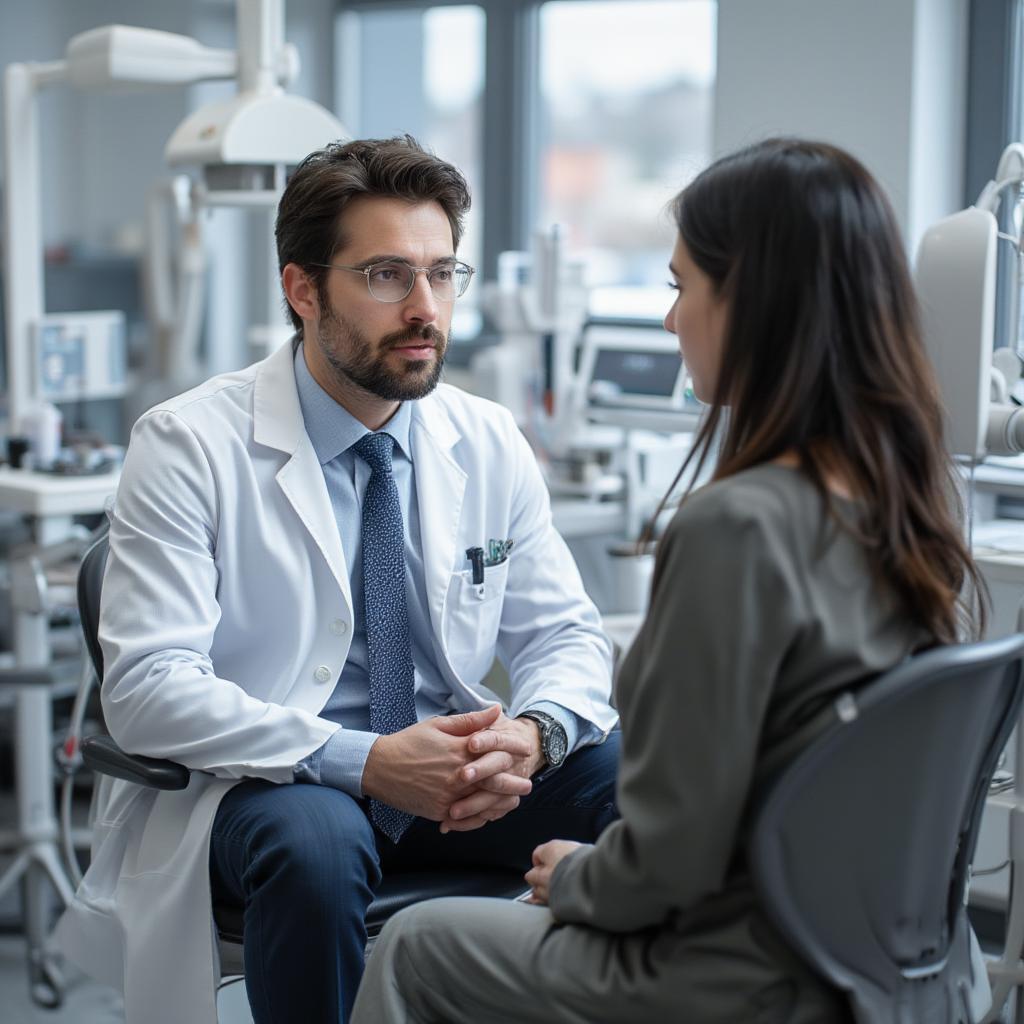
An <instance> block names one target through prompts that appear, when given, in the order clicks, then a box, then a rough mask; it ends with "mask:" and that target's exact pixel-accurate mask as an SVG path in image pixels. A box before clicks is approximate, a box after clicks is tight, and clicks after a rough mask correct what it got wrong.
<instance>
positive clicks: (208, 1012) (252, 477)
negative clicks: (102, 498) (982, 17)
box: [58, 345, 616, 1024]
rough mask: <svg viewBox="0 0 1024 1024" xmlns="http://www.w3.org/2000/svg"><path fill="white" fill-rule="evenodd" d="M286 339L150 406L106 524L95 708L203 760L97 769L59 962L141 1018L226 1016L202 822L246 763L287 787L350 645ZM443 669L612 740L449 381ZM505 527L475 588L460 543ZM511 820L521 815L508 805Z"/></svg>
mask: <svg viewBox="0 0 1024 1024" xmlns="http://www.w3.org/2000/svg"><path fill="white" fill-rule="evenodd" d="M292 354H293V348H292V346H291V345H286V346H284V347H283V348H281V349H280V350H279V351H277V352H276V353H274V354H273V355H271V356H270V357H269V358H268V359H266V360H265V361H264V362H262V363H259V364H257V365H256V366H253V367H250V368H248V369H246V370H242V371H240V372H238V373H232V374H226V375H224V376H221V377H218V378H215V379H214V380H211V381H209V382H207V383H206V384H203V385H202V386H201V387H199V388H196V389H195V390H193V391H190V392H188V393H186V394H184V395H181V396H179V397H178V398H175V399H172V400H171V401H168V402H166V403H164V404H163V405H160V406H158V407H156V408H155V409H152V410H150V411H149V412H148V413H146V415H145V416H143V417H142V418H141V419H140V420H139V421H138V423H137V424H136V425H135V428H134V430H133V432H132V441H131V445H130V447H129V451H128V457H127V459H126V462H125V467H124V472H123V474H122V477H121V484H120V487H119V490H118V494H117V501H116V506H115V512H114V516H113V521H112V524H111V532H110V557H109V560H108V565H107V572H106V576H105V579H104V584H103V605H102V615H101V624H100V639H101V643H102V647H103V655H104V660H105V665H106V672H105V679H104V684H103V691H102V693H103V708H104V714H105V716H106V720H107V725H108V727H109V729H110V732H111V735H112V736H113V737H114V739H116V740H117V741H118V742H119V743H120V744H121V745H122V746H123V747H124V748H125V749H126V750H129V751H131V752H133V753H140V754H147V755H150V756H153V757H169V758H173V759H174V760H176V761H179V762H182V763H184V764H186V765H188V766H189V767H190V768H192V769H198V770H197V771H194V773H193V775H192V779H191V782H190V784H189V786H188V788H187V789H185V790H182V791H180V792H157V791H155V790H148V789H144V788H141V787H139V786H136V785H134V784H132V783H127V782H121V781H113V782H112V783H111V782H110V780H106V781H105V783H104V792H103V793H101V800H100V813H99V814H98V817H97V822H96V827H95V833H94V839H93V858H92V862H91V866H90V868H89V870H88V872H87V873H86V876H85V879H84V880H83V882H82V884H81V886H80V887H79V890H78V892H77V894H76V897H75V900H74V903H73V904H72V906H71V907H70V908H69V909H68V911H67V912H66V913H65V915H64V917H63V918H62V920H61V921H60V923H59V926H58V939H59V942H60V945H61V946H62V948H63V949H64V951H65V953H66V954H67V956H68V957H69V958H70V959H71V960H73V961H74V962H76V963H77V964H79V965H80V966H81V967H82V968H83V969H85V970H86V971H87V972H89V973H90V974H92V975H94V976H95V977H97V978H99V979H101V980H103V981H106V982H107V983H109V984H112V985H115V986H117V987H121V988H123V989H124V993H125V1010H126V1015H127V1019H128V1022H129V1024H203V1022H211V1024H212V1022H214V1021H215V1020H216V1009H215V990H216V979H217V977H218V965H217V963H216V945H215V941H214V929H213V924H212V918H211V911H210V887H209V837H210V828H211V825H212V821H213V818H214V815H215V813H216V810H217V805H218V803H219V801H220V799H221V798H222V797H223V795H224V793H225V792H227V790H228V789H229V788H230V787H231V786H232V785H233V784H234V780H238V779H240V778H261V779H267V780H269V781H271V782H276V783H290V782H291V781H292V768H293V766H294V765H295V764H296V762H298V761H300V760H301V759H302V758H303V757H305V756H306V755H307V754H309V753H311V752H312V751H314V750H316V749H317V748H318V747H319V746H321V745H322V744H323V743H324V741H325V740H326V739H327V738H328V737H329V736H330V735H331V734H332V733H333V732H334V731H335V730H336V729H337V728H338V726H337V725H335V724H333V723H331V722H329V721H327V720H325V719H322V718H319V717H318V714H319V712H320V710H321V709H322V708H323V706H324V704H325V702H326V701H327V698H328V697H329V696H330V694H331V691H332V689H333V687H334V683H335V681H336V680H337V678H338V676H339V674H340V672H341V668H342V665H343V664H344V663H345V658H346V656H347V653H348V648H349V643H350V637H351V626H352V600H351V594H350V591H349V582H348V569H347V567H346V562H345V552H344V551H343V550H342V548H341V542H340V539H339V535H338V530H337V526H336V524H335V520H334V513H333V511H332V507H331V502H330V498H329V497H328V494H327V489H326V486H325V483H324V478H323V473H322V471H321V468H320V464H319V462H318V461H317V457H316V455H315V453H314V451H313V447H312V445H311V443H310V440H309V438H308V436H307V434H306V432H305V429H304V426H303V420H302V413H301V409H300V407H299V401H298V395H297V392H296V387H295V376H294V369H293V364H292ZM410 445H411V448H412V456H413V464H414V467H415V472H416V494H417V500H418V503H419V516H420V524H421V529H422V531H423V560H424V569H425V574H426V591H427V599H428V603H429V606H430V621H431V624H432V626H433V627H434V631H435V632H434V648H435V654H436V657H437V663H438V665H439V667H440V670H441V672H442V673H443V675H444V677H445V679H446V680H447V682H448V683H449V685H450V687H451V693H452V696H451V699H450V703H451V706H452V708H453V709H456V710H460V711H463V710H470V709H475V708H480V707H483V706H485V705H486V704H488V703H490V702H492V701H493V696H492V695H491V694H490V693H489V692H488V691H486V690H485V689H484V688H483V687H482V686H481V685H480V680H481V678H482V677H483V675H484V674H485V673H486V672H487V671H488V669H489V668H490V665H491V663H492V661H493V659H494V656H495V653H496V650H497V651H498V652H500V654H501V656H502V658H503V660H504V661H505V663H506V665H507V667H508V669H509V675H510V677H511V680H512V701H511V707H510V713H511V714H513V715H515V714H516V713H517V711H518V710H519V709H521V708H522V707H524V706H525V705H526V704H528V703H532V702H534V701H536V700H541V699H544V700H553V701H556V702H558V703H559V704H561V705H563V706H564V707H566V708H568V709H570V710H571V711H574V712H575V713H576V714H578V715H580V716H581V717H582V718H584V719H586V720H588V721H590V722H592V723H594V724H595V725H596V726H597V727H598V728H599V729H600V730H601V731H602V732H607V730H608V729H610V728H611V727H612V725H613V724H614V722H615V719H616V716H615V713H614V711H613V710H612V709H611V707H610V706H609V703H608V702H609V697H610V663H611V657H610V646H609V644H608V641H607V639H606V638H605V637H604V635H603V633H602V632H601V629H600V621H599V617H598V615H597V612H596V610H595V608H594V606H593V604H592V603H591V602H590V600H589V599H588V598H587V596H586V595H585V593H584V591H583V587H582V584H581V582H580V578H579V574H578V572H577V570H576V567H575V565H574V564H573V561H572V558H571V556H570V555H569V553H568V550H567V548H566V546H565V544H564V543H563V541H562V540H561V538H560V537H559V536H558V534H557V533H556V532H555V530H554V529H553V527H552V524H551V515H550V508H549V503H548V497H547V491H546V489H545V487H544V483H543V480H542V478H541V475H540V473H539V471H538V468H537V465H536V463H535V461H534V458H533V455H532V453H531V452H530V450H529V448H528V446H527V445H526V443H525V441H524V439H523V437H522V435H521V434H520V433H519V431H518V429H517V428H516V426H515V424H514V421H513V420H512V417H511V416H510V415H509V414H508V412H507V411H505V410H504V409H502V408H500V407H499V406H496V405H494V404H492V403H489V402H485V401H483V400H481V399H478V398H475V397H472V396H469V395H466V394H464V393H462V392H460V391H458V390H457V389H455V388H451V387H448V386H445V385H442V386H440V387H439V388H438V389H437V390H436V391H435V392H434V394H432V395H430V396H429V397H427V398H424V399H422V400H420V401H418V402H416V403H415V405H414V412H413V416H412V425H411V432H410ZM508 537H511V538H512V539H513V540H514V546H513V549H512V552H511V555H510V557H509V559H508V561H507V562H506V563H504V564H503V565H501V566H498V567H496V568H493V569H488V571H487V576H486V579H485V581H484V584H483V586H474V585H473V583H472V581H471V578H470V574H469V571H468V566H467V562H466V556H465V549H466V548H467V547H470V546H473V545H485V544H486V542H487V541H488V540H490V539H491V538H508ZM513 813H514V812H513Z"/></svg>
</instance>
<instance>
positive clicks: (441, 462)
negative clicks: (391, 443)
mask: <svg viewBox="0 0 1024 1024" xmlns="http://www.w3.org/2000/svg"><path fill="white" fill-rule="evenodd" d="M459 436H460V435H459V432H458V431H457V430H456V429H455V427H454V426H453V425H452V422H451V420H449V418H448V415H447V413H446V412H445V410H444V408H443V406H442V405H441V403H440V402H438V401H437V400H436V399H435V398H434V397H433V396H427V397H426V398H423V399H420V401H418V402H417V403H416V405H415V407H414V410H413V416H412V430H411V436H410V444H411V446H412V458H413V469H414V472H415V474H416V503H417V505H418V507H419V513H420V543H421V547H422V551H423V575H424V578H425V583H426V590H427V605H428V606H429V608H430V622H431V624H432V625H433V627H434V635H435V636H436V637H437V638H438V640H439V641H441V642H442V643H443V639H442V638H443V636H444V632H443V630H442V623H443V621H444V602H445V598H446V596H447V594H448V584H449V583H450V581H451V576H452V571H453V568H454V566H455V564H456V554H457V551H456V548H457V543H458V537H459V523H460V520H461V518H462V503H463V499H464V497H465V493H466V480H467V475H466V471H465V470H464V469H463V468H462V467H461V466H459V465H458V464H457V463H456V462H455V460H454V459H453V458H452V456H451V451H450V449H451V448H452V446H453V445H454V444H455V442H456V441H458V439H459Z"/></svg>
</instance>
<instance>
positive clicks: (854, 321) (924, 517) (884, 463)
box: [669, 139, 985, 643]
mask: <svg viewBox="0 0 1024 1024" xmlns="http://www.w3.org/2000/svg"><path fill="white" fill-rule="evenodd" d="M672 212H673V214H674V216H675V220H676V224H677V226H678V228H679V234H680V237H681V238H682V240H683V242H684V244H685V245H686V248H687V250H688V251H689V254H690V256H691V258H692V259H693V261H694V262H695V263H696V264H697V266H698V267H699V268H700V269H701V270H702V271H703V272H704V273H705V274H707V275H708V276H709V277H710V278H711V280H712V283H713V285H714V287H715V289H716V291H717V293H718V294H719V295H720V296H721V297H723V298H724V299H725V300H726V302H727V309H728V315H727V325H726V328H725V337H724V339H723V346H722V354H721V367H720V370H719V374H718V381H717V384H716V387H715V393H714V395H713V397H712V401H711V404H710V408H709V410H708V414H707V416H706V418H705V420H704V422H703V424H702V426H701V429H700V430H699V432H698V434H697V439H696V444H695V445H694V448H693V450H692V451H691V453H690V455H689V456H688V457H687V459H686V462H685V463H684V464H683V467H682V468H681V469H680V471H679V474H678V475H677V476H676V479H675V481H674V482H673V484H672V487H671V488H670V490H669V493H671V492H672V491H673V490H674V489H675V488H676V486H677V485H678V483H679V480H680V478H681V477H682V476H683V474H684V472H685V471H686V469H687V467H688V466H689V465H690V464H691V463H692V462H693V460H694V459H696V463H694V465H695V467H696V473H695V475H697V474H699V472H700V469H701V467H702V466H703V465H704V462H705V460H706V459H707V457H708V454H709V450H710V448H711V446H712V443H713V440H714V439H716V438H718V437H719V436H721V438H722V440H721V443H720V447H719V449H718V452H717V463H716V466H715V470H714V474H713V478H712V479H714V480H720V479H723V478H725V477H729V476H732V475H733V474H735V473H738V472H740V471H741V470H744V469H748V468H750V467H752V466H756V465H759V464H761V463H765V462H769V461H771V460H773V459H776V458H778V457H779V456H781V455H783V453H792V454H795V455H796V457H797V459H798V461H799V465H800V468H801V469H802V471H803V472H804V473H805V474H806V475H807V476H808V477H809V478H810V480H811V481H812V482H813V483H814V485H815V487H816V488H817V490H818V491H819V493H820V495H821V498H822V501H823V502H824V503H825V507H826V509H827V513H828V516H829V519H831V520H833V521H835V522H837V523H838V524H839V525H840V526H842V527H843V528H845V529H849V530H851V531H852V532H853V533H854V534H855V535H856V536H857V537H858V539H859V540H861V541H862V542H863V544H864V545H865V547H866V549H867V551H868V555H869V558H870V561H871V564H872V567H873V569H874V570H875V572H876V573H877V575H878V576H879V578H880V579H883V580H885V581H887V583H888V585H889V586H891V587H892V588H893V589H894V591H895V593H896V594H897V596H898V598H899V599H900V600H901V602H902V603H903V605H904V607H905V608H906V609H907V611H908V613H909V614H910V615H911V616H912V617H913V618H914V619H915V620H916V621H918V622H920V623H921V625H922V626H923V627H924V628H926V629H927V630H928V631H929V632H930V633H931V634H932V636H934V637H935V639H936V640H937V641H939V642H942V643H948V642H954V641H956V640H957V639H959V638H960V635H961V633H962V631H963V629H964V627H967V628H968V629H970V631H971V632H981V631H982V630H983V629H984V621H985V599H984V595H985V588H984V584H983V582H982V580H981V577H980V574H979V572H978V570H977V568H976V566H975V564H974V561H973V559H972V558H971V554H970V551H969V550H968V547H967V544H966V543H965V541H964V538H963V534H962V530H961V526H960V521H961V520H962V508H961V502H960V495H959V490H958V487H957V483H958V481H957V476H956V469H955V467H954V465H953V463H952V460H951V459H950V457H949V456H948V454H947V452H946V449H945V447H944V444H943V440H942V431H943V421H942V407H941V404H940V399H939V393H938V387H937V384H936V381H935V377H934V374H933V371H932V367H931V364H930V363H929V361H928V358H927V356H926V355H925V352H924V346H923V344H922V340H921V326H920V318H919V314H918V309H917V303H916V298H915V294H914V289H913V286H912V283H911V277H910V271H909V268H908V266H907V260H906V257H905V255H904V250H903V243H902V240H901V238H900V233H899V229H898V228H897V225H896V219H895V216H894V215H893V212H892V209H891V207H890V205H889V203H888V200H887V199H886V197H885V195H884V193H883V192H882V190H881V188H880V187H879V185H878V184H877V182H875V180H874V178H872V176H871V175H870V174H869V173H868V171H867V170H866V169H865V168H864V166H863V165H862V164H861V163H859V162H858V161H857V160H856V159H854V158H853V157H852V156H850V155H849V154H848V153H846V152H844V151H843V150H841V149H838V148H836V147H834V146H830V145H827V144H823V143H816V142H807V141H802V140H798V139H770V140H767V141H765V142H762V143H758V144H757V145H754V146H751V147H749V148H747V149H743V150H741V151H740V152H738V153H734V154H732V155H730V156H726V157H724V158H722V159H721V160H719V161H717V162H716V163H714V164H712V165H711V166H710V167H709V168H707V169H706V170H705V171H704V172H703V173H701V174H700V175H699V176H698V177H697V178H696V179H694V181H693V182H692V183H691V184H690V185H689V186H688V187H687V188H686V189H684V190H683V192H681V193H680V194H679V195H678V196H677V197H676V199H675V201H674V202H673V205H672ZM727 408H728V415H725V410H726V409H727ZM834 474H838V476H839V477H840V478H841V479H843V480H844V481H846V482H847V483H848V484H849V486H850V488H851V489H852V491H853V492H854V494H855V495H856V497H857V498H859V499H860V502H861V506H862V508H863V509H864V511H865V514H864V515H863V516H862V517H860V518H859V519H858V521H857V522H856V523H853V522H850V521H849V520H848V519H847V517H844V516H841V515H840V513H839V512H838V510H837V507H836V505H835V502H834V501H833V500H832V496H831V493H830V491H829V488H828V485H827V480H828V479H829V477H830V476H832V475H834ZM965 584H967V585H966V586H965ZM965 595H966V596H965Z"/></svg>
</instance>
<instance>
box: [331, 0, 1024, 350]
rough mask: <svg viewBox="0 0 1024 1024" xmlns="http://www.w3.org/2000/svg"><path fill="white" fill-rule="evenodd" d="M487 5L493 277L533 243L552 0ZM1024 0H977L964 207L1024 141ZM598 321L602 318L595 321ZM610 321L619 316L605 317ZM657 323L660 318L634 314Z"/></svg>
mask: <svg viewBox="0 0 1024 1024" xmlns="http://www.w3.org/2000/svg"><path fill="white" fill-rule="evenodd" d="M466 2H472V3H474V4H475V5H476V6H478V7H481V8H482V9H483V10H484V14H485V17H486V30H485V31H486V36H485V48H484V51H485V52H484V60H485V65H484V106H483V116H484V124H483V134H482V140H483V142H482V146H483V152H482V154H481V161H482V167H483V191H484V199H483V259H482V266H481V267H480V268H479V270H480V273H481V276H482V278H483V279H484V280H493V279H494V278H495V276H496V274H497V265H498V255H499V253H501V252H504V251H505V250H507V249H528V248H529V245H530V238H531V234H532V225H533V221H534V219H535V215H536V209H537V200H538V197H537V194H536V191H535V188H534V183H533V181H532V176H531V172H530V168H533V167H535V166H536V162H537V159H538V156H539V145H540V139H539V132H538V124H539V118H540V75H539V45H540V40H539V26H540V10H541V8H542V7H543V5H544V3H545V2H547V0H466ZM568 2H578V3H587V2H590V0H568ZM458 3H459V0H339V3H338V8H337V9H338V13H339V14H342V13H347V12H354V13H359V12H364V13H365V12H368V11H372V10H377V11H380V10H402V9H406V10H408V9H411V8H414V9H416V10H420V11H422V10H425V9H428V8H431V7H447V6H453V5H458ZM1022 90H1024V0H970V6H969V10H968V81H967V127H966V138H965V140H964V141H965V161H964V197H963V198H964V205H965V206H968V205H970V204H971V203H973V202H974V200H975V199H976V198H977V196H978V193H979V192H980V191H981V189H982V187H983V186H984V184H985V182H987V181H988V180H989V179H990V178H991V177H992V175H993V174H994V172H995V167H996V164H997V162H998V160H999V155H1000V154H1001V153H1002V151H1003V149H1004V148H1005V147H1006V145H1007V144H1008V143H1009V142H1011V141H1014V140H1017V139H1021V138H1024V101H1022V99H1021V96H1022ZM1009 262H1010V261H1004V266H1003V268H1002V270H1001V272H1000V280H999V295H1000V299H999V301H998V304H997V310H996V316H997V324H996V337H1006V336H1007V335H1006V332H1005V330H1004V328H1005V326H1006V323H1007V319H1008V316H1009V309H1010V304H1009V301H1008V296H1009V289H1010V286H1011V285H1010V282H1011V280H1012V277H1011V275H1012V267H1010V266H1009ZM595 322H598V321H597V319H596V318H595ZM600 322H601V323H614V322H615V320H614V319H611V318H601V319H600ZM629 322H630V324H631V325H634V326H643V325H646V324H648V323H649V324H651V325H652V326H656V325H658V324H659V323H660V321H657V320H653V319H652V320H650V321H647V320H630V321H629Z"/></svg>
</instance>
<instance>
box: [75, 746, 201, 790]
mask: <svg viewBox="0 0 1024 1024" xmlns="http://www.w3.org/2000/svg"><path fill="white" fill-rule="evenodd" d="M82 760H83V761H84V762H85V763H86V764H87V765H88V766H89V767H90V768H91V769H92V770H93V771H94V772H99V773H100V774H101V775H113V776H114V778H115V779H124V780H125V781H126V782H134V783H136V784H137V785H140V786H148V787H149V788H150V789H184V788H185V787H186V786H187V785H188V780H189V776H190V775H191V774H192V772H191V771H190V770H189V769H188V768H186V767H185V766H184V765H183V764H178V763H177V762H176V761H164V760H162V759H160V758H156V757H143V756H142V755H141V754H126V753H125V752H124V751H123V750H122V749H121V748H120V747H119V746H118V745H117V744H116V743H115V742H114V741H113V740H112V739H111V738H110V737H109V736H89V737H88V738H87V739H84V740H82Z"/></svg>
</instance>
